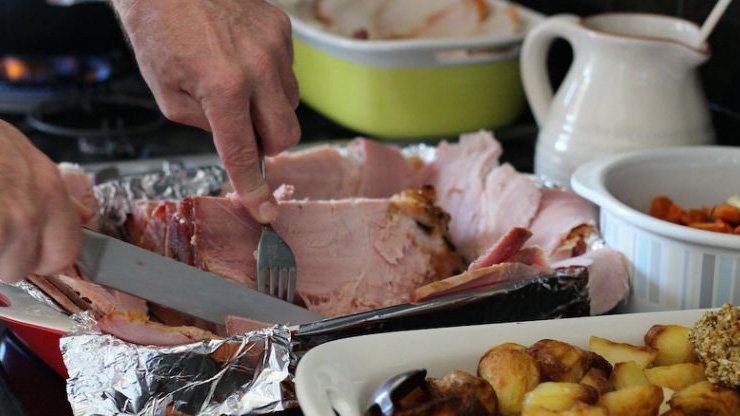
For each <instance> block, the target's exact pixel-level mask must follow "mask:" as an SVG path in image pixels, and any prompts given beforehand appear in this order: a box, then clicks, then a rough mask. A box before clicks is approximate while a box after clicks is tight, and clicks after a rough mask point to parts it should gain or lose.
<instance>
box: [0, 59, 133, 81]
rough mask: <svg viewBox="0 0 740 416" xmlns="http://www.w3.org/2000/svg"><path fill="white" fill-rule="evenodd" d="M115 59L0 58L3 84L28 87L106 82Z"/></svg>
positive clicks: (0, 77) (0, 75) (0, 79)
mask: <svg viewBox="0 0 740 416" xmlns="http://www.w3.org/2000/svg"><path fill="white" fill-rule="evenodd" d="M114 60H115V58H109V57H105V56H102V55H101V56H97V55H83V56H77V55H48V56H47V55H40V56H35V55H31V56H20V55H6V56H2V57H0V82H4V83H10V84H25V85H38V84H54V83H83V84H91V83H96V82H104V81H108V80H109V79H110V77H111V74H112V72H113V65H114V62H113V61H114ZM119 60H120V58H119Z"/></svg>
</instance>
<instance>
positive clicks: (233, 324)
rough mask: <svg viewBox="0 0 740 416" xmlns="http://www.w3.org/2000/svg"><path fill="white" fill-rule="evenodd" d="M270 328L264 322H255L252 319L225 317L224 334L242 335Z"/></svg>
mask: <svg viewBox="0 0 740 416" xmlns="http://www.w3.org/2000/svg"><path fill="white" fill-rule="evenodd" d="M269 326H272V325H271V324H266V323H264V322H260V321H255V320H254V319H249V318H242V317H239V316H227V317H226V334H227V335H228V336H230V337H231V336H235V335H242V334H245V333H247V332H251V331H256V330H258V329H263V328H267V327H269Z"/></svg>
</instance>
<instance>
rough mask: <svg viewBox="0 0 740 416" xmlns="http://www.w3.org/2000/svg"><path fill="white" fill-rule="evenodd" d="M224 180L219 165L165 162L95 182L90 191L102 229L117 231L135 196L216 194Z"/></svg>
mask: <svg viewBox="0 0 740 416" xmlns="http://www.w3.org/2000/svg"><path fill="white" fill-rule="evenodd" d="M227 182H228V176H227V174H226V171H225V170H224V169H223V168H222V167H220V166H201V167H197V168H183V167H182V166H181V165H178V164H170V163H165V164H164V165H163V166H162V169H161V170H157V171H154V172H150V173H146V174H140V175H129V176H123V177H121V178H119V179H116V180H112V181H108V182H104V183H102V184H98V185H95V187H94V188H93V191H94V192H95V198H97V200H98V203H99V204H100V214H101V220H102V230H103V232H106V233H111V234H113V235H118V234H120V232H121V230H120V227H121V226H122V225H123V224H124V223H125V222H126V216H127V215H128V214H129V213H130V212H131V211H132V208H133V206H132V204H133V201H135V200H137V199H152V200H163V199H181V198H184V197H186V196H212V195H218V194H219V193H220V192H221V190H222V188H223V187H224V184H225V183H227Z"/></svg>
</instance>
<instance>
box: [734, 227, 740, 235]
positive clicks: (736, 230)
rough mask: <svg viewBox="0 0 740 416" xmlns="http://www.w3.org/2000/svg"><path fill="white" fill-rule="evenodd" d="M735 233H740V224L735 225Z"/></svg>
mask: <svg viewBox="0 0 740 416" xmlns="http://www.w3.org/2000/svg"><path fill="white" fill-rule="evenodd" d="M733 233H735V234H737V235H740V225H738V226H737V227H735V231H733Z"/></svg>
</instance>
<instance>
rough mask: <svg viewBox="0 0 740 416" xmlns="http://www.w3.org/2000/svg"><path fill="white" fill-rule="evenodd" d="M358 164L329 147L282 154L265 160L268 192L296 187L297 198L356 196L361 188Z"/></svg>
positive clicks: (295, 195)
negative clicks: (282, 187)
mask: <svg viewBox="0 0 740 416" xmlns="http://www.w3.org/2000/svg"><path fill="white" fill-rule="evenodd" d="M360 169H361V167H360V164H359V162H358V161H357V160H355V159H354V158H349V157H346V156H345V155H343V154H342V153H341V152H340V151H339V150H338V149H337V148H335V147H332V146H319V147H314V148H311V149H307V150H303V151H299V152H284V153H281V154H279V155H277V156H275V157H268V158H266V159H265V172H266V173H267V182H268V184H269V185H270V188H271V189H277V188H278V187H279V186H280V185H282V184H290V185H293V186H295V194H294V198H296V199H305V198H309V199H332V198H349V197H352V196H355V195H356V193H357V190H358V188H359V186H360V180H361V178H360V175H361V172H360Z"/></svg>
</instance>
